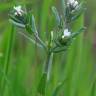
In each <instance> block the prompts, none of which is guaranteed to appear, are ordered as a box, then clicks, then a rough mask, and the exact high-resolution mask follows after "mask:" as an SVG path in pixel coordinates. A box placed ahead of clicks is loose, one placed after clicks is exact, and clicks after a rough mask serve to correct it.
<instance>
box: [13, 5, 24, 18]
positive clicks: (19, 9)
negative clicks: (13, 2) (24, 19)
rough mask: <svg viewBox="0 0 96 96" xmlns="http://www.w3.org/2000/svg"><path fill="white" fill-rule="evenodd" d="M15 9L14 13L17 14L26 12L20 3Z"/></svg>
mask: <svg viewBox="0 0 96 96" xmlns="http://www.w3.org/2000/svg"><path fill="white" fill-rule="evenodd" d="M14 10H15V11H16V12H15V13H14V14H15V15H20V16H22V13H24V11H23V10H22V9H21V6H20V5H19V6H16V7H15V6H14Z"/></svg>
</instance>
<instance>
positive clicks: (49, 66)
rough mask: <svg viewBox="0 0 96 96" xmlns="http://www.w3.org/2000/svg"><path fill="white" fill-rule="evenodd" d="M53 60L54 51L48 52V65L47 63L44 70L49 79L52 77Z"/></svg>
mask: <svg viewBox="0 0 96 96" xmlns="http://www.w3.org/2000/svg"><path fill="white" fill-rule="evenodd" d="M52 60H53V53H52V52H48V55H47V60H46V65H45V70H44V72H45V73H46V74H47V80H49V78H50V71H51V67H52Z"/></svg>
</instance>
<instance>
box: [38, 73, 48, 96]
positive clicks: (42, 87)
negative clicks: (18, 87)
mask: <svg viewBox="0 0 96 96" xmlns="http://www.w3.org/2000/svg"><path fill="white" fill-rule="evenodd" d="M46 82H47V73H43V76H42V77H41V80H40V83H39V85H38V94H40V95H42V96H45V90H46Z"/></svg>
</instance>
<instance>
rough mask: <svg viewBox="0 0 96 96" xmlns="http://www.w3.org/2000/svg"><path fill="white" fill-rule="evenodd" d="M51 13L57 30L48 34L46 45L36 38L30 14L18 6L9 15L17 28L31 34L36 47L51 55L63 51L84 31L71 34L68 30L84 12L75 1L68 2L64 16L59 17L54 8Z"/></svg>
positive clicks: (33, 20)
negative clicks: (36, 44)
mask: <svg viewBox="0 0 96 96" xmlns="http://www.w3.org/2000/svg"><path fill="white" fill-rule="evenodd" d="M52 11H53V13H54V16H55V18H56V27H57V29H58V30H55V31H56V32H54V31H52V32H50V36H51V39H50V38H49V40H48V41H47V43H46V42H43V41H42V39H41V38H40V37H39V36H38V31H37V28H36V24H35V18H34V16H33V15H32V13H30V12H25V11H24V10H22V7H21V6H20V5H19V6H14V7H13V14H10V19H11V21H12V23H14V24H15V25H17V26H18V27H21V28H25V29H26V30H27V32H28V33H33V34H34V36H33V37H34V38H31V39H34V40H31V41H32V42H35V40H36V39H37V40H38V45H40V46H43V48H44V49H46V50H48V49H49V50H50V51H51V52H53V53H55V52H61V51H65V50H66V49H68V47H69V46H70V44H71V43H72V40H73V38H75V37H76V36H77V35H78V34H80V32H82V31H84V28H80V30H78V31H77V32H72V30H71V28H70V24H71V22H73V21H74V20H76V19H78V17H79V16H81V14H82V12H83V11H84V7H83V3H80V4H79V3H78V1H76V0H68V1H67V3H66V6H65V9H64V16H62V15H59V13H58V11H57V9H56V8H55V7H52ZM62 17H64V18H62ZM56 27H55V28H56ZM57 31H58V32H57ZM51 33H52V34H51ZM57 33H58V34H57ZM74 33H75V34H74ZM29 35H30V34H29ZM55 36H56V37H55ZM48 42H49V43H48ZM48 44H49V45H48ZM47 47H49V48H47Z"/></svg>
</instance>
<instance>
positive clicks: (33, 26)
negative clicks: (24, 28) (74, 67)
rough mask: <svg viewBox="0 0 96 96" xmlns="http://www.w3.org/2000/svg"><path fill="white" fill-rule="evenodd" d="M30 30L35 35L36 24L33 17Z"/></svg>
mask: <svg viewBox="0 0 96 96" xmlns="http://www.w3.org/2000/svg"><path fill="white" fill-rule="evenodd" d="M31 18H32V25H31V26H32V30H33V32H36V33H37V29H36V24H35V18H34V16H33V15H32V17H31Z"/></svg>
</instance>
